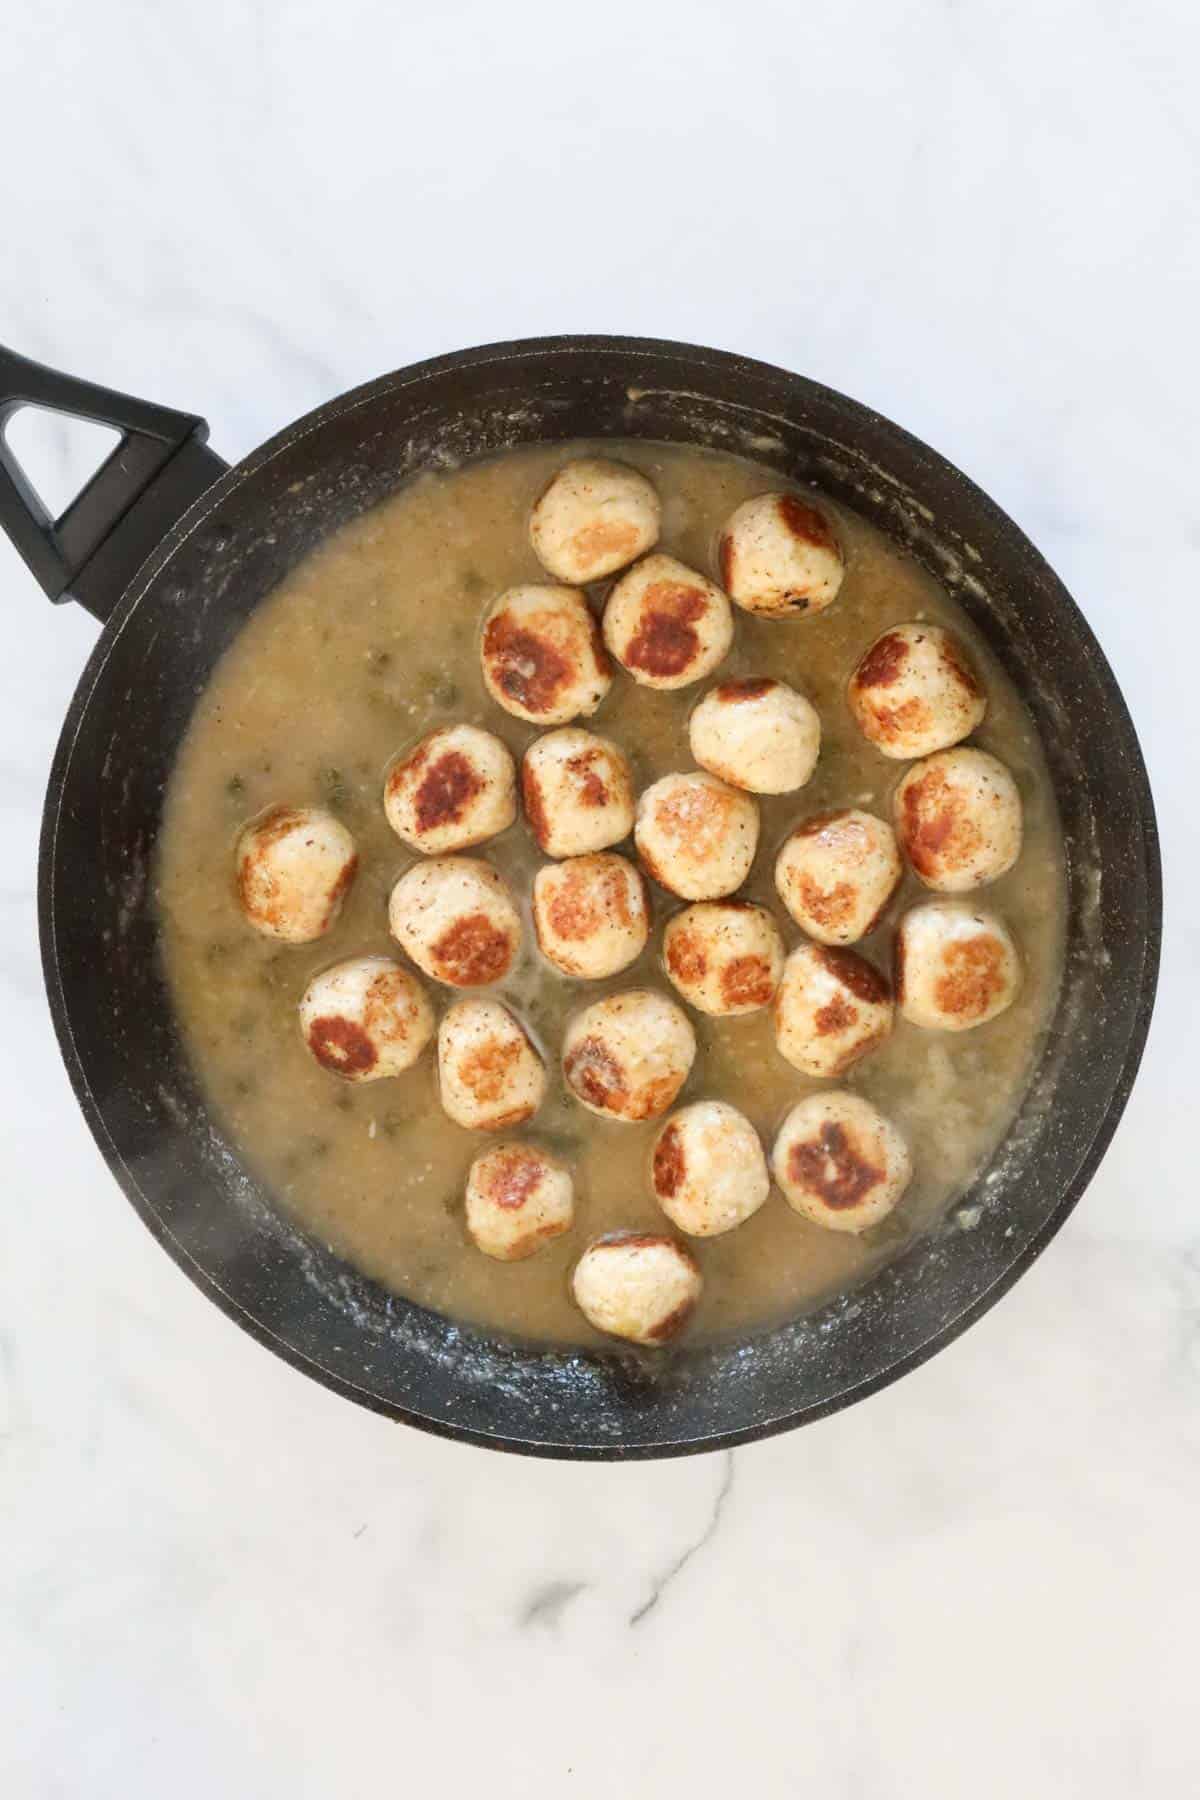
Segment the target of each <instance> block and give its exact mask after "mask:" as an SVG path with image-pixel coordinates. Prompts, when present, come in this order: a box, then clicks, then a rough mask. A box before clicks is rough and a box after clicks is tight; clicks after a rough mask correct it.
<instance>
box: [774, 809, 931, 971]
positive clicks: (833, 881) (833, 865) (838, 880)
mask: <svg viewBox="0 0 1200 1800" xmlns="http://www.w3.org/2000/svg"><path fill="white" fill-rule="evenodd" d="M903 873H904V865H903V863H902V862H901V861H900V852H899V850H898V849H897V848H896V834H895V832H894V831H893V830H892V828H891V826H890V825H888V824H886V823H885V821H884V820H883V819H877V818H876V817H875V815H874V814H873V813H867V812H860V811H859V810H858V808H857V807H847V808H844V809H843V810H842V811H841V812H829V813H818V814H817V815H816V816H815V817H814V818H811V819H805V820H804V822H803V824H800V825H797V827H796V829H795V831H793V832H792V834H791V836H790V837H789V838H788V839H787V840H786V841H785V843H784V845H783V848H782V850H780V852H779V855H778V857H777V858H776V861H775V887H776V889H777V891H778V893H779V898H780V899H781V900H782V901H783V904H784V905H785V906H786V907H787V909H788V911H789V912H790V913H791V915H792V917H793V919H795V921H796V923H797V925H799V926H800V928H801V930H802V931H806V932H807V933H808V935H809V937H811V938H816V940H817V942H818V943H819V944H853V943H856V942H857V941H858V939H859V938H861V937H866V935H867V933H868V932H870V931H874V929H875V927H876V925H878V923H879V920H880V917H881V915H882V913H883V910H884V908H885V907H886V906H887V903H888V901H889V900H890V899H891V897H892V895H893V894H894V893H895V891H896V889H897V887H898V886H899V884H900V877H901V875H902V874H903Z"/></svg>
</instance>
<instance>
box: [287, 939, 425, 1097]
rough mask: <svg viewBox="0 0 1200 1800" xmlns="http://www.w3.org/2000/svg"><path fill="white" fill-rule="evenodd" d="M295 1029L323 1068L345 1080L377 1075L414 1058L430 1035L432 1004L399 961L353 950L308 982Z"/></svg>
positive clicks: (396, 1072) (398, 1068)
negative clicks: (299, 1032) (339, 961)
mask: <svg viewBox="0 0 1200 1800" xmlns="http://www.w3.org/2000/svg"><path fill="white" fill-rule="evenodd" d="M300 1031H301V1034H302V1036H303V1038H304V1042H305V1044H306V1045H307V1046H308V1048H309V1050H310V1051H311V1052H312V1054H313V1056H314V1057H315V1058H316V1060H317V1061H318V1062H319V1063H320V1065H321V1067H322V1068H323V1069H329V1070H331V1071H332V1073H333V1074H334V1075H341V1076H342V1077H343V1078H344V1079H345V1080H346V1081H380V1080H382V1079H383V1078H384V1077H386V1076H388V1075H399V1074H401V1073H402V1072H403V1071H404V1070H405V1069H408V1068H411V1066H412V1064H413V1063H415V1062H416V1060H417V1058H418V1056H420V1054H421V1052H422V1050H424V1048H425V1046H426V1044H427V1043H428V1042H429V1040H430V1038H431V1037H432V1036H433V1008H432V1006H431V1005H430V1004H429V997H428V995H427V994H426V992H425V990H424V988H423V987H422V986H421V984H420V982H419V981H418V980H417V978H416V976H415V975H410V974H409V972H408V970H407V969H402V968H401V967H400V965H399V963H394V962H393V961H392V960H391V958H390V957H388V956H355V957H351V959H350V960H349V962H341V963H338V964H336V966H335V967H334V968H332V969H326V971H325V973H324V974H323V975H318V976H316V977H315V979H314V980H312V981H310V982H309V984H308V986H307V987H306V988H305V990H304V997H303V999H302V1000H301V1002H300Z"/></svg>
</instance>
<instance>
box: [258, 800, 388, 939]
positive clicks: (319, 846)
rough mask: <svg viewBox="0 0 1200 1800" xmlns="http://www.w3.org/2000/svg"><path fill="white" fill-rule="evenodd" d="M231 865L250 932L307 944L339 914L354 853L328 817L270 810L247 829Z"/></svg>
mask: <svg viewBox="0 0 1200 1800" xmlns="http://www.w3.org/2000/svg"><path fill="white" fill-rule="evenodd" d="M235 861H236V870H237V893H238V899H239V901H240V902H241V907H242V911H243V913H244V914H245V915H246V919H247V921H248V922H249V924H251V925H253V927H254V929H255V931H261V933H262V934H263V936H264V937H270V938H281V939H282V940H283V942H284V943H285V944H311V943H312V942H313V940H314V939H316V938H319V937H323V936H324V934H325V933H326V932H327V931H328V930H329V927H330V926H331V925H332V924H333V922H334V920H335V919H336V918H337V916H338V913H339V912H340V911H341V909H342V901H343V899H344V898H345V896H346V890H347V889H348V888H349V886H350V883H351V882H352V881H353V880H354V875H355V871H356V870H357V868H358V852H357V851H356V849H355V847H354V839H353V838H352V837H351V836H350V833H349V832H348V831H347V830H346V827H345V826H344V825H342V824H340V823H339V822H338V820H337V819H335V818H334V817H333V815H332V813H327V812H322V811H321V810H320V809H319V808H318V807H315V806H273V807H272V808H271V810H270V811H269V812H265V813H263V814H262V815H261V817H260V818H258V819H256V820H255V821H254V823H253V824H252V825H247V827H246V829H245V830H244V831H243V833H242V835H241V837H240V838H239V839H238V844H237V852H236V858H235Z"/></svg>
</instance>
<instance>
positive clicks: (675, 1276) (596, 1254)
mask: <svg viewBox="0 0 1200 1800" xmlns="http://www.w3.org/2000/svg"><path fill="white" fill-rule="evenodd" d="M702 1285H703V1284H702V1280H701V1276H700V1270H699V1268H698V1266H697V1264H696V1261H695V1258H694V1257H693V1256H692V1254H691V1252H690V1251H689V1250H686V1249H685V1248H684V1246H683V1245H682V1244H677V1243H676V1242H675V1240H674V1239H673V1238H669V1237H659V1236H657V1235H655V1234H654V1233H653V1232H645V1231H642V1232H635V1231H624V1232H620V1231H619V1232H613V1233H612V1234H611V1235H610V1236H608V1237H601V1238H596V1239H595V1240H594V1241H593V1242H592V1243H590V1244H589V1245H588V1247H587V1249H586V1250H585V1251H584V1253H583V1255H582V1256H581V1257H580V1259H579V1261H578V1262H577V1263H576V1265H575V1273H574V1275H573V1276H572V1277H571V1292H572V1293H573V1294H574V1296H575V1303H576V1305H577V1306H578V1307H579V1310H580V1312H582V1313H583V1315H584V1317H585V1318H586V1319H587V1320H588V1321H589V1323H590V1324H592V1325H594V1326H595V1327H596V1329H597V1331H604V1332H607V1333H608V1335H609V1336H610V1337H619V1338H628V1339H629V1341H630V1343H633V1344H647V1345H657V1344H665V1343H666V1342H667V1341H668V1339H670V1338H673V1337H676V1336H678V1334H679V1333H680V1332H681V1331H682V1330H683V1328H684V1326H685V1325H686V1324H687V1322H688V1320H689V1319H690V1318H691V1316H692V1314H693V1312H694V1311H695V1310H696V1302H697V1301H698V1300H699V1298H700V1289H701V1286H702Z"/></svg>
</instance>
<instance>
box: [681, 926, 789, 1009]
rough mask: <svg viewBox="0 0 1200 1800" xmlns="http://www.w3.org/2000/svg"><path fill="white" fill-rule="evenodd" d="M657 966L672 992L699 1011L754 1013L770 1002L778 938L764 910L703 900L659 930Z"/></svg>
mask: <svg viewBox="0 0 1200 1800" xmlns="http://www.w3.org/2000/svg"><path fill="white" fill-rule="evenodd" d="M663 963H664V965H665V967H666V971H667V974H668V975H669V976H670V978H671V981H672V983H673V984H674V986H675V988H676V989H677V991H678V992H679V993H680V994H682V996H683V998H684V999H685V1000H686V1001H687V1002H688V1004H689V1005H690V1006H694V1007H696V1008H697V1010H698V1011H700V1012H705V1013H715V1014H717V1015H718V1016H725V1017H728V1016H729V1015H731V1014H734V1013H750V1012H757V1011H758V1010H759V1009H760V1007H763V1006H769V1005H770V1003H771V1001H772V1000H773V999H774V998H775V990H776V988H777V987H778V986H779V978H780V976H781V975H782V974H783V939H782V938H781V937H780V935H779V928H778V926H777V925H776V923H775V921H774V919H773V918H772V917H771V915H770V913H769V912H768V911H767V909H766V907H765V906H755V905H754V904H753V903H752V902H751V901H749V900H703V901H700V902H699V903H698V904H697V905H695V906H685V907H684V909H683V911H682V912H680V913H676V914H675V917H674V918H673V919H671V920H669V921H668V924H667V927H666V930H665V931H664V932H663Z"/></svg>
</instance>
